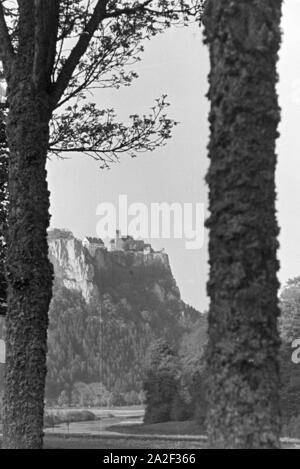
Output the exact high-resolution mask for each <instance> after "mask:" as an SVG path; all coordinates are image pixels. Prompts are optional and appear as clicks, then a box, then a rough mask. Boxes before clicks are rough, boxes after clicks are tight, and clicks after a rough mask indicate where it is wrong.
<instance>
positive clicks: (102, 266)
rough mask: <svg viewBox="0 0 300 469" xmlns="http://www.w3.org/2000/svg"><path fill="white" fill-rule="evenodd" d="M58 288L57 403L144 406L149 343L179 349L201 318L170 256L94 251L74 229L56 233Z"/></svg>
mask: <svg viewBox="0 0 300 469" xmlns="http://www.w3.org/2000/svg"><path fill="white" fill-rule="evenodd" d="M49 251H50V259H51V262H52V263H53V265H54V270H55V287H54V289H53V299H52V303H51V307H50V325H49V332H48V377H47V390H46V397H47V400H48V402H49V403H54V402H58V401H59V402H60V403H65V404H69V403H72V404H74V405H76V404H78V405H80V404H83V403H85V404H86V403H89V404H90V405H108V404H112V403H114V404H133V403H138V402H141V401H142V399H143V394H142V381H143V364H144V360H145V355H146V351H147V349H148V347H149V345H150V344H151V343H152V342H153V341H155V340H156V339H159V338H165V339H166V340H168V341H169V342H170V343H171V344H172V345H173V346H174V347H175V348H176V349H178V348H180V343H181V340H182V338H183V337H184V336H185V335H186V334H188V333H189V332H190V331H192V329H193V328H194V326H195V324H196V322H197V321H198V320H199V317H200V313H199V312H197V311H196V310H194V309H193V308H191V307H189V306H188V305H186V304H185V303H184V302H183V301H182V300H181V297H180V292H179V289H178V287H177V285H176V282H175V280H174V278H173V275H172V272H171V268H170V264H169V259H168V256H167V254H165V253H153V252H151V253H148V254H144V253H141V252H132V251H127V252H126V251H115V252H109V251H107V250H104V249H98V250H96V252H89V250H88V249H87V248H86V247H84V246H83V244H82V242H81V241H80V240H77V239H76V238H74V236H73V235H72V234H71V233H69V232H66V231H59V230H55V231H54V232H51V233H50V234H49Z"/></svg>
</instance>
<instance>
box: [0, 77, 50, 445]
mask: <svg viewBox="0 0 300 469" xmlns="http://www.w3.org/2000/svg"><path fill="white" fill-rule="evenodd" d="M20 83H22V84H20V85H19V86H16V87H15V90H14V94H13V95H12V96H10V112H9V119H8V122H7V137H8V143H9V148H10V167H9V193H10V207H11V209H10V212H9V227H10V228H9V238H8V250H7V266H8V285H9V288H8V311H9V314H8V315H7V319H6V331H7V332H6V343H7V358H6V384H5V403H4V405H5V420H4V441H3V445H4V447H5V448H39V447H41V445H42V429H43V396H44V383H45V375H46V343H47V325H48V307H49V303H50V299H51V289H52V266H51V264H50V262H49V260H48V256H47V252H48V246H47V227H48V222H49V194H48V190H47V184H46V170H45V165H46V158H47V149H48V122H49V112H48V106H47V97H46V96H43V95H41V96H39V97H38V99H37V97H36V95H35V96H32V93H31V90H30V88H31V85H30V83H24V82H20ZM24 86H26V87H28V93H25V92H24Z"/></svg>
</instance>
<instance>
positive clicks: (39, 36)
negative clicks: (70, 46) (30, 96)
mask: <svg viewBox="0 0 300 469" xmlns="http://www.w3.org/2000/svg"><path fill="white" fill-rule="evenodd" d="M59 3H60V2H59V0H35V18H36V21H35V45H34V63H33V80H34V82H35V84H36V85H37V86H38V87H40V86H44V87H46V88H47V87H48V86H50V83H51V74H52V69H53V65H54V61H55V55H56V39H57V32H58V25H59Z"/></svg>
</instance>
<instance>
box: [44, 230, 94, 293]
mask: <svg viewBox="0 0 300 469" xmlns="http://www.w3.org/2000/svg"><path fill="white" fill-rule="evenodd" d="M49 257H50V260H51V262H52V264H53V266H54V272H55V278H56V280H57V281H58V282H59V283H61V284H63V285H64V286H65V287H66V288H68V289H72V290H78V291H80V292H81V293H82V295H83V297H84V298H85V300H86V301H87V302H89V301H90V300H91V298H92V297H93V296H98V288H97V286H96V285H95V284H94V266H93V264H92V263H91V262H89V261H88V259H87V256H86V254H85V248H84V247H83V246H82V243H81V241H80V240H78V239H76V238H69V239H64V238H57V239H53V240H51V241H50V242H49Z"/></svg>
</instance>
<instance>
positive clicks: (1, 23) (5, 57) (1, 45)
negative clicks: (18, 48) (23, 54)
mask: <svg viewBox="0 0 300 469" xmlns="http://www.w3.org/2000/svg"><path fill="white" fill-rule="evenodd" d="M14 57H15V52H14V48H13V45H12V42H11V39H10V36H9V32H8V28H7V24H6V21H5V14H4V9H3V5H2V3H1V2H0V60H1V61H2V62H3V66H4V73H5V75H6V77H7V76H9V70H10V68H11V65H12V62H13V60H14Z"/></svg>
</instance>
